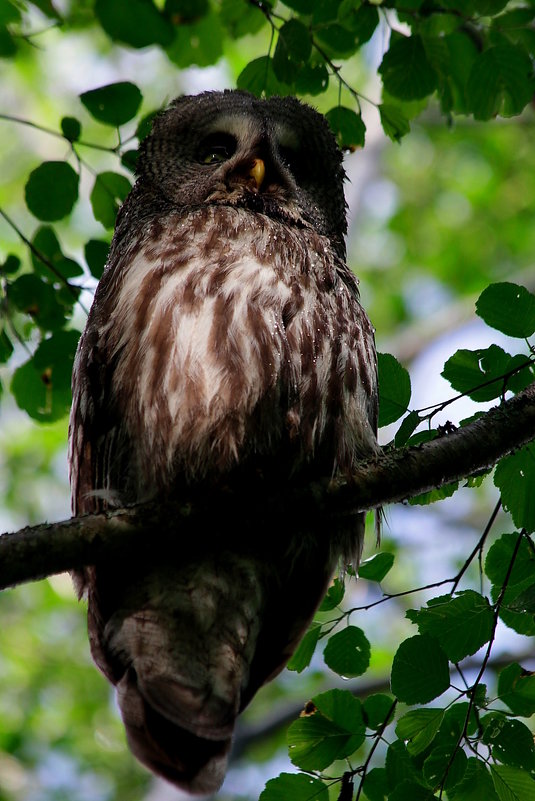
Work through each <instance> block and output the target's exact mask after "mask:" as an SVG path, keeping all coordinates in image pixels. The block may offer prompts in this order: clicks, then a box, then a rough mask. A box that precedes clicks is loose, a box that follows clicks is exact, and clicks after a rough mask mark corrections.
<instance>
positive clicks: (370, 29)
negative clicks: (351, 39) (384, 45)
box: [338, 1, 379, 47]
mask: <svg viewBox="0 0 535 801" xmlns="http://www.w3.org/2000/svg"><path fill="white" fill-rule="evenodd" d="M338 20H339V21H340V23H341V24H342V25H343V26H344V28H347V29H348V30H350V31H351V32H352V33H353V35H354V36H355V44H356V45H357V46H358V47H362V45H363V44H365V43H366V42H369V41H370V39H371V38H372V36H373V34H374V32H375V29H376V28H377V26H378V25H379V11H378V9H377V7H376V6H374V5H371V4H369V5H368V4H367V3H366V4H365V3H363V4H362V5H361V6H359V8H355V3H354V2H353V1H352V2H350V3H346V4H345V8H344V3H341V4H340V6H339V9H338Z"/></svg>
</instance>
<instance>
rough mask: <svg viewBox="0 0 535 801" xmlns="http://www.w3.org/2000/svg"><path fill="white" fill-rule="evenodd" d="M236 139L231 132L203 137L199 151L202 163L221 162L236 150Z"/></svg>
mask: <svg viewBox="0 0 535 801" xmlns="http://www.w3.org/2000/svg"><path fill="white" fill-rule="evenodd" d="M236 144H237V143H236V140H235V138H234V137H233V136H231V135H230V134H225V133H214V134H210V136H207V137H206V139H203V141H202V142H201V144H200V146H199V149H198V151H197V161H199V162H200V163H201V164H221V162H223V161H227V159H229V158H230V157H231V156H233V155H234V153H235V152H236Z"/></svg>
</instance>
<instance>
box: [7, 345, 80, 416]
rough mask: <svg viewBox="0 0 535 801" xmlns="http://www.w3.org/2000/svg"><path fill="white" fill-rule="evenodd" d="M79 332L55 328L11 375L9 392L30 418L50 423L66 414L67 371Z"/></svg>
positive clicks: (68, 380)
mask: <svg viewBox="0 0 535 801" xmlns="http://www.w3.org/2000/svg"><path fill="white" fill-rule="evenodd" d="M79 338H80V333H79V332H78V331H57V332H56V333H55V334H53V335H52V336H51V337H50V338H49V339H45V340H43V341H42V342H41V344H40V345H39V347H38V348H37V350H36V352H35V354H34V355H33V358H31V359H30V360H29V361H27V362H25V363H24V364H23V365H21V366H20V367H19V368H18V369H17V370H15V373H14V375H13V380H12V382H11V391H12V393H13V395H14V396H15V400H16V401H17V404H18V406H19V407H20V408H21V409H23V410H24V411H26V412H27V413H28V414H29V415H30V417H33V418H34V419H36V420H39V421H40V422H47V423H51V422H53V421H54V420H59V419H61V418H62V417H64V416H65V415H66V414H68V412H69V409H70V405H71V373H72V363H73V360H74V354H75V353H76V347H77V344H78V340H79Z"/></svg>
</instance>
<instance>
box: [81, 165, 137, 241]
mask: <svg viewBox="0 0 535 801" xmlns="http://www.w3.org/2000/svg"><path fill="white" fill-rule="evenodd" d="M130 189H131V186H130V181H129V180H128V178H126V177H125V176H124V175H119V173H117V172H101V173H99V175H97V177H96V178H95V184H94V186H93V189H92V191H91V195H90V200H91V206H92V207H93V214H94V215H95V219H96V220H98V221H99V222H101V223H102V225H103V226H104V227H105V228H113V226H114V225H115V218H116V216H117V212H118V211H119V206H120V204H121V203H122V202H123V201H124V200H125V199H126V196H127V195H128V193H129V192H130Z"/></svg>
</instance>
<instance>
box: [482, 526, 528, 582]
mask: <svg viewBox="0 0 535 801" xmlns="http://www.w3.org/2000/svg"><path fill="white" fill-rule="evenodd" d="M519 536H520V535H519V534H518V533H512V534H502V536H501V537H500V538H499V539H498V540H496V542H494V543H493V545H492V547H491V548H490V549H489V552H488V554H487V558H486V559H485V573H486V574H487V577H488V578H489V579H490V580H491V582H492V583H493V584H494V585H496V586H498V587H500V588H501V586H502V584H503V582H504V581H505V577H506V575H507V573H508V571H509V564H510V562H511V559H512V556H513V552H514V550H515V547H516V543H517V540H518V537H519ZM534 582H535V555H534V554H533V551H532V549H531V547H530V546H529V544H528V542H527V541H526V540H524V539H522V542H521V543H520V546H519V548H518V551H517V554H516V559H515V563H514V565H513V568H512V570H511V572H510V574H509V580H508V582H507V587H508V592H509V594H510V596H511V595H512V597H516V595H519V594H520V592H522V591H523V590H525V589H526V588H527V587H529V586H530V585H531V584H533V583H534ZM512 590H515V593H514V594H512V592H511V591H512Z"/></svg>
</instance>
